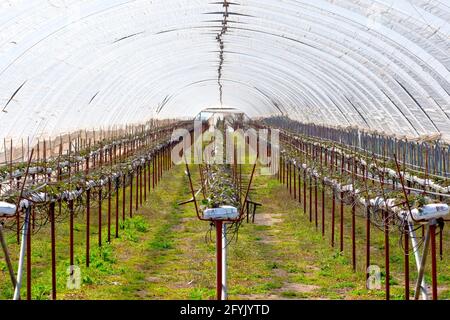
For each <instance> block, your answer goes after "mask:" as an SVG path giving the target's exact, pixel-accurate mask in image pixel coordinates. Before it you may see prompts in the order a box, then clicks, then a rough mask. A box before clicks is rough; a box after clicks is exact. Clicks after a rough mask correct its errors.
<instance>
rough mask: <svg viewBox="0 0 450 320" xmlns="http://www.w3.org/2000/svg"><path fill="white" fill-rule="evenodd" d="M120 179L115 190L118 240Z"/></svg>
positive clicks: (117, 235)
mask: <svg viewBox="0 0 450 320" xmlns="http://www.w3.org/2000/svg"><path fill="white" fill-rule="evenodd" d="M119 185H120V178H116V183H115V186H114V188H115V189H116V221H115V222H116V239H117V238H119V191H120V187H119Z"/></svg>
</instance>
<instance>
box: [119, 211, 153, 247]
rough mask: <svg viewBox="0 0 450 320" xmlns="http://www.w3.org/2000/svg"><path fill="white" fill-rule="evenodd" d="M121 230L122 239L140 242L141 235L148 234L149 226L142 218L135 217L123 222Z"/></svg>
mask: <svg viewBox="0 0 450 320" xmlns="http://www.w3.org/2000/svg"><path fill="white" fill-rule="evenodd" d="M120 228H121V229H123V231H122V233H121V237H123V238H124V239H126V240H129V241H133V242H138V241H139V236H140V233H144V232H147V231H148V228H149V224H148V222H147V221H146V220H145V219H144V218H143V217H142V216H134V217H132V218H129V219H126V220H125V221H121V222H120Z"/></svg>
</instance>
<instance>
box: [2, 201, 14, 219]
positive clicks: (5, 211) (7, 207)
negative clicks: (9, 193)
mask: <svg viewBox="0 0 450 320" xmlns="http://www.w3.org/2000/svg"><path fill="white" fill-rule="evenodd" d="M15 214H16V206H15V205H14V204H11V203H8V202H2V201H0V216H13V215H15Z"/></svg>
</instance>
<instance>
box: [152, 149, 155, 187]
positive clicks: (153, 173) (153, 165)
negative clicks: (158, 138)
mask: <svg viewBox="0 0 450 320" xmlns="http://www.w3.org/2000/svg"><path fill="white" fill-rule="evenodd" d="M155 162H156V161H155V157H153V159H152V167H153V170H152V188H153V190H155Z"/></svg>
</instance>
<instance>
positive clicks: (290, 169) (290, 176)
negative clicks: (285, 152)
mask: <svg viewBox="0 0 450 320" xmlns="http://www.w3.org/2000/svg"><path fill="white" fill-rule="evenodd" d="M289 194H290V195H291V196H292V164H291V162H289Z"/></svg>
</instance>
